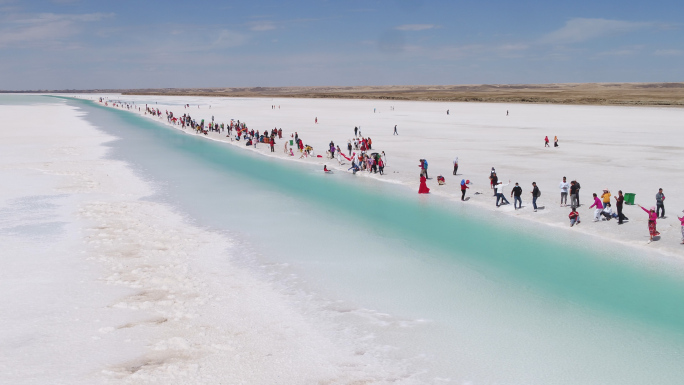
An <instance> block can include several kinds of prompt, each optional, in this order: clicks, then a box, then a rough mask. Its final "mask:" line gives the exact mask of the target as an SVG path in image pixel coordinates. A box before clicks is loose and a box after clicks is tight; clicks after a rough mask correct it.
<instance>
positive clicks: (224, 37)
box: [213, 29, 247, 47]
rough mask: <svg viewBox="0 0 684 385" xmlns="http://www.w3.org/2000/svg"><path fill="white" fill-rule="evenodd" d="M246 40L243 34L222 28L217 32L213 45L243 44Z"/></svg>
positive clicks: (235, 45)
mask: <svg viewBox="0 0 684 385" xmlns="http://www.w3.org/2000/svg"><path fill="white" fill-rule="evenodd" d="M246 41H247V37H246V36H245V35H243V34H241V33H238V32H233V31H229V30H227V29H224V30H222V31H221V32H219V34H218V37H217V38H216V40H214V43H213V46H215V47H237V46H240V45H243V44H244V43H245V42H246Z"/></svg>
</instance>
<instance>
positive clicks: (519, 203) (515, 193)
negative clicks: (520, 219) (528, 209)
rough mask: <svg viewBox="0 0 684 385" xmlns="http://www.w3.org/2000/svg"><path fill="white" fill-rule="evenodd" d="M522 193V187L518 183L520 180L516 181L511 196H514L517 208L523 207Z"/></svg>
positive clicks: (514, 205)
mask: <svg viewBox="0 0 684 385" xmlns="http://www.w3.org/2000/svg"><path fill="white" fill-rule="evenodd" d="M520 195H522V187H520V185H518V182H515V187H513V190H511V197H513V207H514V208H515V209H516V210H517V209H518V208H522V198H520Z"/></svg>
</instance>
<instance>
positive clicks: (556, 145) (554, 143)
mask: <svg viewBox="0 0 684 385" xmlns="http://www.w3.org/2000/svg"><path fill="white" fill-rule="evenodd" d="M544 147H551V146H549V137H548V136H545V137H544ZM553 147H558V136H554V137H553Z"/></svg>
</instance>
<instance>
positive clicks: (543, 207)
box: [537, 206, 546, 210]
mask: <svg viewBox="0 0 684 385" xmlns="http://www.w3.org/2000/svg"><path fill="white" fill-rule="evenodd" d="M545 208H546V206H538V207H537V210H544V209H545Z"/></svg>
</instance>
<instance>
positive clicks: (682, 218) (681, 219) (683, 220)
mask: <svg viewBox="0 0 684 385" xmlns="http://www.w3.org/2000/svg"><path fill="white" fill-rule="evenodd" d="M682 212H683V213H684V210H682ZM677 218H678V219H679V221H680V222H682V245H684V215H683V216H681V217H677Z"/></svg>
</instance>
